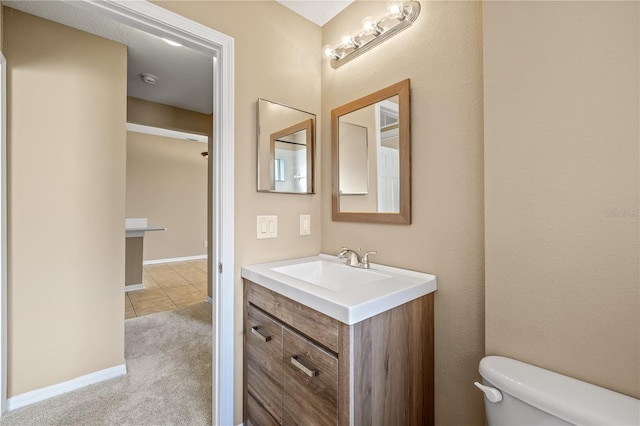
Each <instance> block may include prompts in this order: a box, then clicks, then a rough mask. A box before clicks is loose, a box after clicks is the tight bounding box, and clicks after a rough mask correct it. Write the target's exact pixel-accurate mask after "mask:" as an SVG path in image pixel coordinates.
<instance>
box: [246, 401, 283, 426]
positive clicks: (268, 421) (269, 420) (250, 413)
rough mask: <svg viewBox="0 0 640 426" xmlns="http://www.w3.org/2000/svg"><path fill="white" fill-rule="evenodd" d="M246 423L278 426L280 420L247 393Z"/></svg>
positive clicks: (260, 425) (259, 425)
mask: <svg viewBox="0 0 640 426" xmlns="http://www.w3.org/2000/svg"><path fill="white" fill-rule="evenodd" d="M246 424H247V425H248V426H277V425H279V424H280V422H278V421H276V419H274V418H273V417H271V414H269V412H268V411H267V410H265V409H264V407H263V406H261V405H260V404H259V403H258V402H257V401H256V400H255V399H254V398H253V396H252V395H251V394H249V395H247V423H246Z"/></svg>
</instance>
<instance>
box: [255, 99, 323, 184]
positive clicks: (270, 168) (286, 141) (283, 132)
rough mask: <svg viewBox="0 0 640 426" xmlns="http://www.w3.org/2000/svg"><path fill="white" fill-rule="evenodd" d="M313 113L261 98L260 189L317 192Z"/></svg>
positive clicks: (259, 137) (259, 141)
mask: <svg viewBox="0 0 640 426" xmlns="http://www.w3.org/2000/svg"><path fill="white" fill-rule="evenodd" d="M315 119H316V116H315V115H314V114H311V113H308V112H304V111H300V110H298V109H295V108H291V107H288V106H284V105H281V104H278V103H276V102H272V101H268V100H266V99H259V100H258V191H261V192H285V193H295V194H308V193H313V192H314V186H315V178H314V153H315V147H314V142H315V130H314V129H315Z"/></svg>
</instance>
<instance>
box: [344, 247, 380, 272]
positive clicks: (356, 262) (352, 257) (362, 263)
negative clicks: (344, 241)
mask: <svg viewBox="0 0 640 426" xmlns="http://www.w3.org/2000/svg"><path fill="white" fill-rule="evenodd" d="M376 253H377V252H375V251H368V252H366V253H365V254H364V255H362V258H360V255H359V254H358V253H356V252H355V251H353V250H351V249H350V248H347V247H342V250H341V251H340V253H338V259H345V258H346V259H347V260H346V262H345V264H346V265H347V266H353V267H354V268H362V269H369V255H370V254H376Z"/></svg>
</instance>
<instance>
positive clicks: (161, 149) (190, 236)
mask: <svg viewBox="0 0 640 426" xmlns="http://www.w3.org/2000/svg"><path fill="white" fill-rule="evenodd" d="M206 149H207V145H206V144H204V143H199V142H188V141H185V140H182V139H173V138H165V137H162V136H154V135H147V134H143V133H136V132H127V201H126V213H127V217H146V218H148V219H149V223H150V224H152V225H157V226H162V227H164V228H167V230H166V231H164V232H148V233H146V235H145V237H144V260H157V259H169V258H174V257H185V256H199V255H205V254H207V249H206V248H205V247H204V245H203V241H205V240H206V239H207V161H206V160H205V159H204V158H202V155H200V153H201V152H202V151H205V150H206Z"/></svg>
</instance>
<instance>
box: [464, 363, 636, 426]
mask: <svg viewBox="0 0 640 426" xmlns="http://www.w3.org/2000/svg"><path fill="white" fill-rule="evenodd" d="M480 375H481V376H482V378H483V380H482V383H483V384H480V383H478V382H476V383H475V385H476V386H477V387H478V388H480V389H481V390H482V391H483V392H484V405H485V409H486V412H487V421H488V424H489V426H497V425H509V426H513V425H594V426H595V425H598V426H603V425H616V426H623V425H629V426H631V425H640V400H637V399H634V398H631V397H629V396H626V395H622V394H620V393H617V392H613V391H610V390H608V389H604V388H601V387H598V386H595V385H592V384H589V383H586V382H582V381H580V380H576V379H573V378H571V377H567V376H563V375H561V374H558V373H554V372H552V371H549V370H545V369H543V368H539V367H535V366H533V365H530V364H525V363H524V362H520V361H516V360H514V359H510V358H504V357H501V356H488V357H485V358H483V359H482V361H480Z"/></svg>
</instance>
